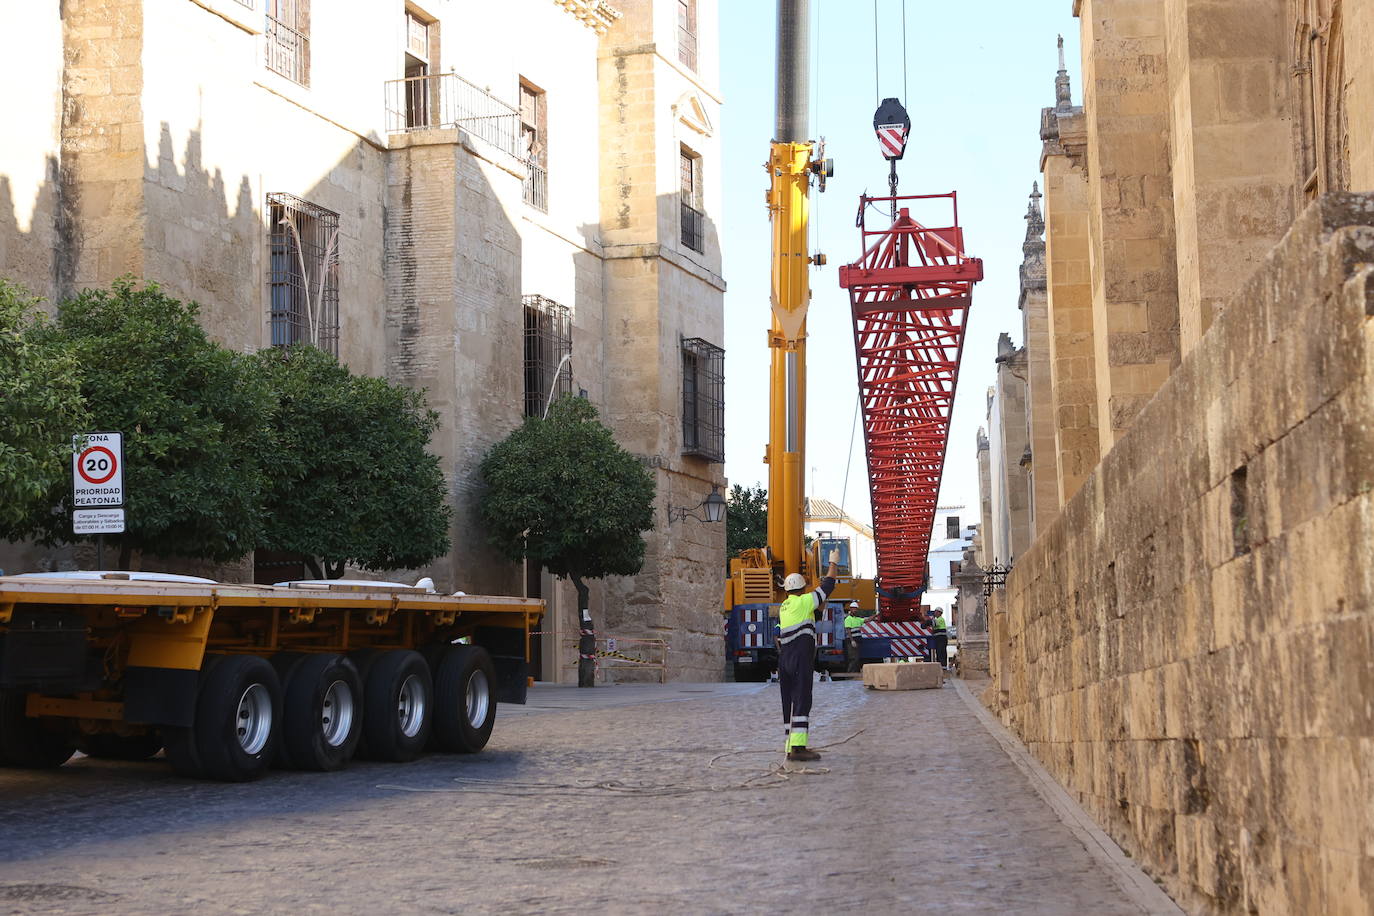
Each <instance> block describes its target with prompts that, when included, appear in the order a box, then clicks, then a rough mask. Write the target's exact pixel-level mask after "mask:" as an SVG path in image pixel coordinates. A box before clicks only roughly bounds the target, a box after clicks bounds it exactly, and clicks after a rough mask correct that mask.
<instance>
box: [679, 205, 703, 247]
mask: <svg viewBox="0 0 1374 916" xmlns="http://www.w3.org/2000/svg"><path fill="white" fill-rule="evenodd" d="M682 244H684V245H686V246H687V247H688V248H690V249H692V250H693V251H696V252H699V253H701V254H705V253H706V216H705V214H703V213H702V212H701V211H700V210H698V209H697V208H696V207H693V206H691V205H690V204H687V203H684V204H683V205H682Z"/></svg>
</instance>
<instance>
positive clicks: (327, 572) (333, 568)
mask: <svg viewBox="0 0 1374 916" xmlns="http://www.w3.org/2000/svg"><path fill="white" fill-rule="evenodd" d="M344 565H345V561H343V560H340V561H339V562H337V563H330V562H329V561H328V560H325V561H324V577H325V578H326V579H342V578H343V574H344Z"/></svg>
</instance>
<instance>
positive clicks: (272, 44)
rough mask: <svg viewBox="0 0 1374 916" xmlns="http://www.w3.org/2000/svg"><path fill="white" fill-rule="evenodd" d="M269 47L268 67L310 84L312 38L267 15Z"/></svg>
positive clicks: (294, 79) (296, 80) (264, 42)
mask: <svg viewBox="0 0 1374 916" xmlns="http://www.w3.org/2000/svg"><path fill="white" fill-rule="evenodd" d="M263 37H264V39H265V40H264V41H263V45H264V46H265V47H266V49H267V69H269V70H272V71H274V72H276V73H280V74H281V75H282V76H284V77H286V78H287V79H289V80H291V81H292V82H296V83H300V84H301V85H302V86H309V85H310V38H309V37H308V36H307V35H306V34H305V33H303V32H298V31H296V30H295V29H293V28H291V26H289V25H287V24H286V23H284V22H282V21H281V20H279V19H274V18H273V17H272V16H268V17H267V30H266V32H265V33H264V35H263Z"/></svg>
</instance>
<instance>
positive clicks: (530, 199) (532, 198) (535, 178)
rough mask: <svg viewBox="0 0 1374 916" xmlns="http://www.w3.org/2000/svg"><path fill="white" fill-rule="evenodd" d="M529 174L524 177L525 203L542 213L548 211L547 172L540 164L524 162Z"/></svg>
mask: <svg viewBox="0 0 1374 916" xmlns="http://www.w3.org/2000/svg"><path fill="white" fill-rule="evenodd" d="M525 168H527V169H529V174H528V175H527V176H526V177H525V203H527V204H529V205H530V206H531V207H534V209H536V210H539V211H540V212H542V213H548V212H549V173H548V171H547V170H546V169H545V168H544V167H543V166H542V165H537V164H535V163H533V162H526V163H525Z"/></svg>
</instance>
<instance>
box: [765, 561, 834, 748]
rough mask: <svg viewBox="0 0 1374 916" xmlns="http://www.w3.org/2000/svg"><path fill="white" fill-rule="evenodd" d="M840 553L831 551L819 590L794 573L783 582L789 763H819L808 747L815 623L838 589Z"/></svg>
mask: <svg viewBox="0 0 1374 916" xmlns="http://www.w3.org/2000/svg"><path fill="white" fill-rule="evenodd" d="M839 559H840V552H839V551H838V550H832V551H830V568H829V569H827V570H826V571H825V578H824V579H822V580H821V585H820V588H817V589H815V590H813V591H809V592H808V591H807V590H806V578H805V577H804V576H802V574H801V573H792V574H791V575H790V576H788V577H787V578H786V579H784V580H783V583H782V588H783V591H785V592H787V598H786V599H784V600H783V602H782V604H781V605H780V606H779V607H778V637H777V644H778V687H779V688H780V689H781V692H782V721H783V727H784V729H785V730H786V733H787V744H786V745H785V747H786V748H787V759H788V760H820V759H821V755H820V754H818V753H816V752H815V751H813V750H811V749H810V748H808V747H807V746H806V741H807V735H808V733H809V731H810V727H811V676H812V673H813V671H814V670H815V663H816V621H817V620H820V619H821V615H822V614H823V613H824V612H825V602H826V599H828V598H829V597H830V593H831V592H833V591H834V590H835V577H836V576H837V575H838V574H839V570H838V569H837V568H836V564H837V563H838V562H839Z"/></svg>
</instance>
